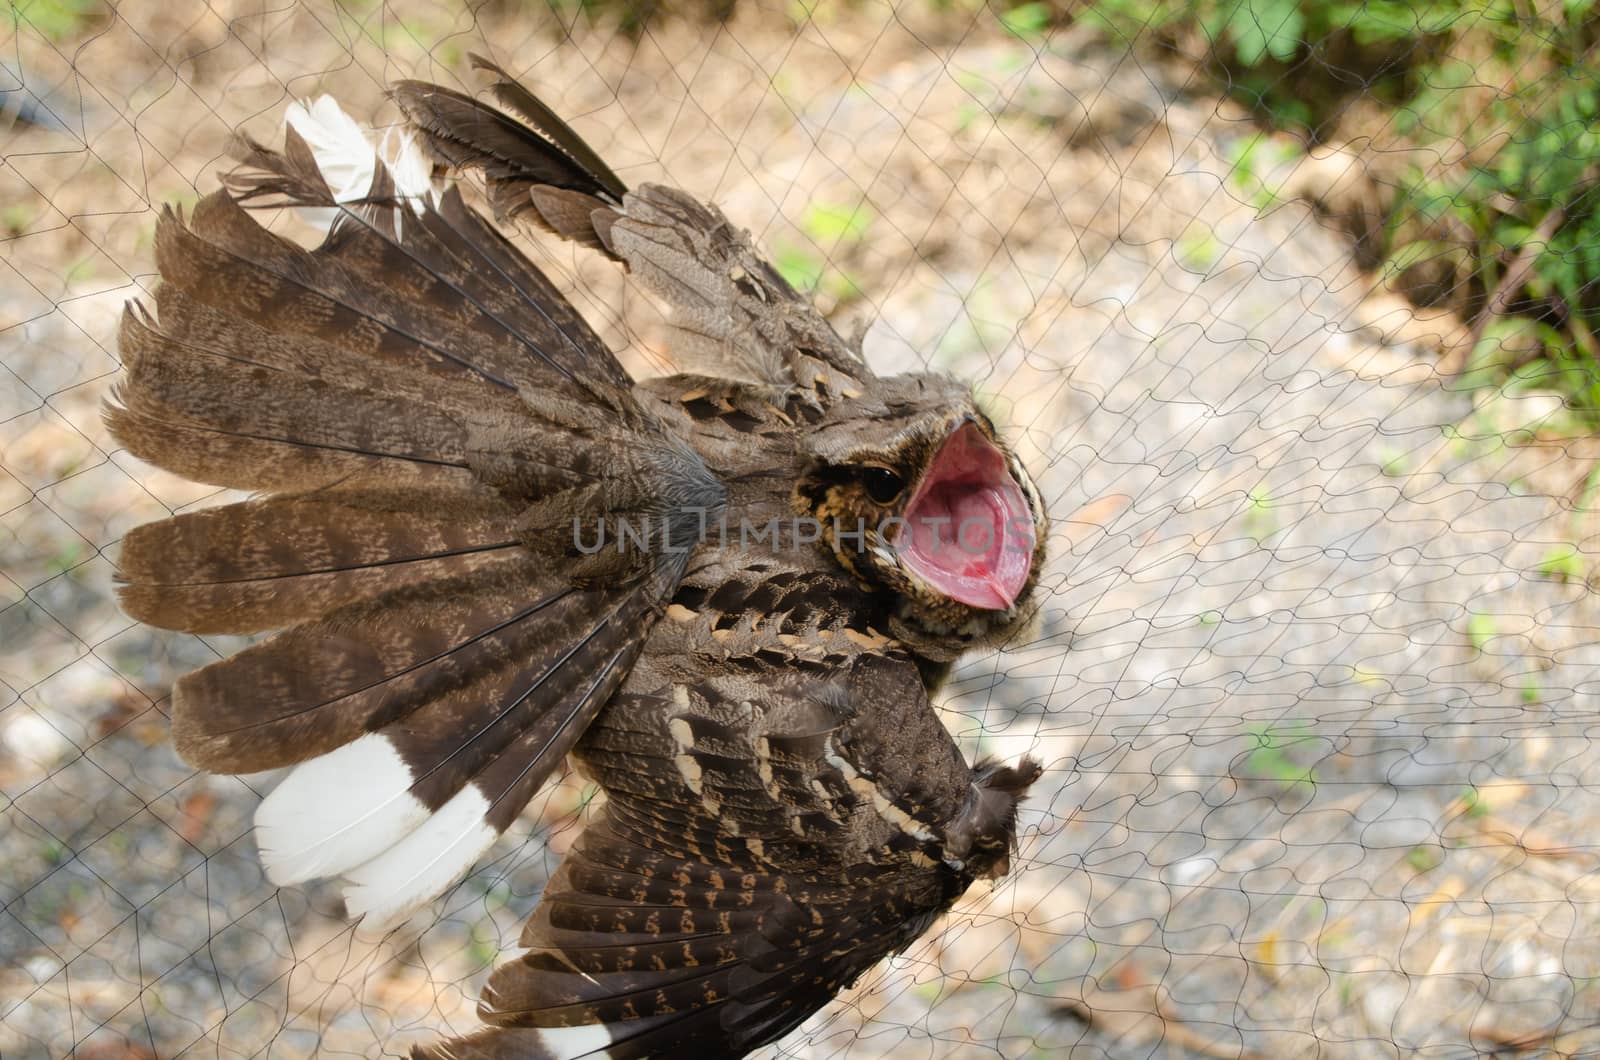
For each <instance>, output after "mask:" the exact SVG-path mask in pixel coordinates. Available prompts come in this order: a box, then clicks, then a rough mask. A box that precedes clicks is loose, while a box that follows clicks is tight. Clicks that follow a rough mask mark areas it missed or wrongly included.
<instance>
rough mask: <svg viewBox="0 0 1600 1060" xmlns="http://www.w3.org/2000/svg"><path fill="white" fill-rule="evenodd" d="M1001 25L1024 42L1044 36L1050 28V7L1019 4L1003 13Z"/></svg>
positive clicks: (1044, 4) (1037, 4)
mask: <svg viewBox="0 0 1600 1060" xmlns="http://www.w3.org/2000/svg"><path fill="white" fill-rule="evenodd" d="M1000 24H1001V25H1002V26H1004V27H1005V28H1006V29H1007V30H1009V31H1010V32H1012V33H1014V34H1016V35H1017V36H1019V37H1021V38H1023V39H1024V40H1028V39H1030V38H1034V37H1039V36H1042V35H1043V34H1044V31H1045V30H1047V29H1049V28H1050V5H1049V4H1046V3H1028V4H1018V5H1017V6H1016V7H1014V8H1012V9H1011V10H1010V11H1005V12H1002V13H1001V15H1000Z"/></svg>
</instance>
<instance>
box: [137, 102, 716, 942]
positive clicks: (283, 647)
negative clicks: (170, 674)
mask: <svg viewBox="0 0 1600 1060" xmlns="http://www.w3.org/2000/svg"><path fill="white" fill-rule="evenodd" d="M246 153H247V154H248V156H249V160H250V161H251V162H252V163H253V164H254V165H255V166H256V167H257V168H256V169H255V170H254V171H253V173H252V174H249V175H245V176H242V177H239V178H237V179H236V180H235V181H234V182H233V183H232V185H231V189H230V190H226V191H221V192H218V193H216V194H213V195H211V196H209V197H207V198H205V199H203V200H202V201H201V202H200V203H199V204H198V205H197V207H196V208H195V210H194V213H193V216H192V217H191V218H190V219H189V220H188V221H187V222H186V221H184V220H183V219H182V218H181V217H180V216H178V215H176V214H173V213H171V212H168V213H167V214H166V215H165V216H164V217H163V218H162V220H161V222H160V224H159V226H158V229H157V235H156V256H157V262H158V264H159V267H160V272H161V277H162V283H161V285H160V287H159V288H158V290H157V291H156V293H155V296H154V302H155V312H154V314H151V313H150V312H149V311H148V310H147V309H146V308H145V307H142V306H130V307H129V310H128V312H127V313H126V315H125V319H124V322H123V328H122V334H121V351H122V355H123V358H124V361H125V366H126V369H127V374H126V376H125V378H124V380H123V381H122V383H121V384H120V386H119V388H118V389H117V391H116V395H115V399H114V403H113V405H112V406H111V407H110V408H109V409H108V412H107V418H108V421H109V424H110V426H111V429H112V432H113V434H114V435H115V437H116V438H117V439H118V441H119V442H121V444H122V445H124V446H125V447H126V448H127V449H128V450H129V451H130V452H132V453H133V454H134V455H135V456H138V457H140V458H141V459H144V460H147V461H149V462H151V463H153V464H155V465H157V466H160V467H162V468H165V469H167V470H169V471H174V472H177V473H178V474H181V475H184V476H186V477H188V478H191V479H195V480H197V481H201V482H208V483H215V484H217V485H222V486H229V487H234V488H237V489H243V490H251V491H255V493H256V496H254V497H253V498H252V499H250V500H247V501H244V502H242V503H237V504H232V505H228V506H226V507H221V508H215V509H209V510H205V511H198V512H193V513H188V514H183V515H179V516H177V517H176V518H172V519H168V520H166V521H164V522H158V523H153V524H150V525H147V526H143V527H140V528H138V529H137V530H135V531H133V532H132V533H130V534H129V535H128V536H127V538H126V539H125V540H124V542H123V546H122V552H121V557H120V576H121V578H122V579H123V580H124V582H125V584H124V586H123V588H122V600H123V603H124V606H125V607H126V609H127V610H128V611H129V613H130V614H132V615H133V616H134V617H136V618H139V619H141V620H143V621H147V622H150V623H152V624H154V625H160V626H164V627H167V628H171V629H179V630H186V631H189V632H195V633H257V632H265V631H273V630H278V631H280V632H278V633H277V634H276V635H275V636H273V637H272V638H271V639H268V640H266V641H264V642H262V643H260V644H257V645H255V646H253V647H250V648H248V649H247V650H245V651H243V652H240V653H239V654H238V655H235V656H234V657H232V658H230V659H227V660H225V661H222V662H219V663H216V664H214V665H212V666H210V667H207V668H206V669H204V670H201V671H199V672H198V673H194V674H191V675H189V676H187V677H185V678H184V679H183V680H181V681H180V682H179V683H178V685H177V688H176V690H175V692H174V696H173V728H174V733H175V739H176V742H177V745H178V748H179V750H180V752H181V753H182V754H183V755H184V756H185V757H186V758H187V759H188V760H189V761H190V762H192V763H194V764H196V765H199V766H202V767H204V768H206V769H209V770H211V771H213V772H220V773H246V772H256V771H260V770H265V769H269V768H274V767H279V766H287V765H294V766H295V767H296V768H295V770H294V772H293V773H291V774H290V776H289V777H288V778H287V779H286V780H285V781H284V782H283V783H282V784H281V785H280V786H279V788H278V789H277V790H275V791H274V792H273V793H272V795H270V796H269V797H268V798H267V800H266V801H265V802H264V803H263V804H262V807H261V809H260V811H259V812H258V815H257V839H258V842H259V844H260V846H261V849H262V856H263V859H264V861H265V863H266V866H267V868H268V872H269V875H270V876H271V877H272V878H273V879H274V880H275V881H276V882H280V883H286V882H292V881H298V880H303V879H307V878H309V877H312V876H324V875H335V874H341V875H344V876H346V877H347V878H348V879H349V880H350V881H352V883H351V886H350V887H349V888H347V890H346V897H347V901H348V906H349V909H350V911H351V912H352V913H368V914H372V915H373V916H374V917H375V918H376V919H377V920H380V921H384V920H389V919H392V918H393V917H394V916H396V915H399V914H401V913H404V912H407V911H409V910H410V909H411V908H413V907H414V906H415V905H417V904H419V903H420V902H422V901H425V900H427V899H428V898H431V897H432V896H433V895H435V894H437V893H438V892H439V891H441V890H442V889H443V888H444V887H446V886H448V885H449V884H450V883H451V882H453V881H454V880H455V879H456V878H457V877H459V876H460V875H461V874H462V873H463V872H465V871H466V869H468V868H469V867H470V866H471V864H472V863H473V862H474V861H475V860H476V859H477V857H478V856H479V855H480V854H481V853H482V852H483V850H484V849H486V847H487V846H488V844H489V843H490V842H492V841H493V839H494V837H495V836H496V835H497V834H499V832H500V831H502V830H503V829H504V828H505V827H506V826H507V825H508V824H509V822H510V821H511V820H512V819H513V818H514V817H515V816H516V815H517V813H518V812H519V811H520V810H521V808H522V807H523V805H524V804H526V802H527V801H528V799H529V798H531V797H532V795H533V794H534V792H535V791H536V790H537V789H538V787H539V786H540V784H541V783H542V782H543V781H544V780H545V779H546V778H547V777H548V776H549V775H550V774H551V772H552V771H554V770H555V769H556V768H558V767H559V765H560V764H561V762H562V760H563V759H564V757H565V755H566V752H567V750H568V749H569V748H570V747H571V746H572V744H573V743H574V741H576V739H577V738H578V737H579V736H580V735H581V734H582V732H583V730H584V728H585V727H586V726H587V724H588V723H589V721H590V720H591V719H592V718H593V717H594V715H595V714H596V713H597V712H598V711H599V710H600V708H601V706H603V705H604V704H605V702H606V701H607V699H609V698H610V696H611V695H612V693H613V692H614V691H615V690H616V689H617V688H618V687H619V686H620V684H621V682H622V680H623V678H624V677H625V676H626V674H627V672H628V670H629V667H630V666H631V665H632V663H633V660H634V658H635V656H636V655H637V653H638V651H639V648H640V645H641V644H642V642H643V640H644V638H645V635H646V633H647V631H648V629H649V626H650V624H651V622H652V621H653V620H654V619H655V617H656V615H657V614H658V613H659V611H660V610H661V609H662V608H663V607H664V606H665V604H666V602H667V601H668V600H670V598H671V596H672V593H673V590H674V589H675V587H676V585H677V583H678V580H679V578H680V577H681V575H682V571H683V557H682V556H681V555H675V554H672V553H668V552H657V553H653V554H642V553H641V554H637V555H632V556H629V557H622V558H618V557H615V556H610V557H605V558H604V561H603V562H595V561H589V562H588V563H587V566H584V565H583V564H581V563H580V562H579V561H580V560H583V559H584V558H585V557H583V556H581V555H578V554H576V553H575V552H574V543H573V542H574V536H573V534H574V532H573V524H572V520H573V519H574V518H579V517H581V518H584V519H589V520H592V519H595V518H600V517H606V516H615V515H626V516H628V517H631V518H635V519H640V518H643V517H645V516H650V515H654V513H656V512H664V511H667V510H668V509H669V508H672V507H674V506H676V505H682V504H693V503H694V502H695V500H696V499H698V501H699V502H700V503H702V504H706V505H710V506H714V505H715V504H716V503H717V499H718V498H719V497H720V495H721V487H720V486H719V485H718V484H717V483H716V481H715V480H714V479H713V478H712V477H711V476H710V474H709V473H708V472H707V471H706V470H705V467H704V465H703V464H702V463H701V462H700V460H699V458H698V457H697V456H695V454H694V453H693V452H692V451H691V450H689V449H687V448H686V447H685V446H684V444H683V443H682V442H681V441H680V440H678V439H676V438H674V437H672V436H671V434H670V432H667V431H665V430H664V429H662V428H661V427H660V426H659V425H658V424H657V423H655V421H654V420H652V418H651V417H650V416H649V415H647V414H646V413H645V412H643V411H642V410H641V409H640V407H639V406H638V404H637V403H636V401H635V400H634V398H633V397H632V395H631V394H630V393H629V390H628V386H629V380H628V377H627V375H626V373H625V372H624V371H623V370H622V368H621V367H620V365H619V364H618V363H617V362H616V360H615V359H614V358H613V357H612V356H611V354H610V352H609V351H608V350H607V349H606V348H605V346H604V344H603V343H602V342H601V341H600V340H599V338H598V337H597V336H596V335H595V334H594V333H593V332H592V331H591V330H590V329H589V328H588V327H587V326H586V325H585V324H584V323H583V321H582V319H581V318H580V317H579V316H578V315H577V313H576V312H575V311H574V310H573V309H572V307H571V306H570V305H568V304H567V303H566V301H565V300H564V299H563V298H562V297H561V296H560V295H559V293H557V291H556V290H555V288H554V287H553V286H551V284H550V283H549V281H548V280H547V279H546V278H545V277H544V276H543V275H541V274H540V273H539V271H538V270H537V269H536V268H535V267H534V266H533V265H532V264H531V263H530V262H528V261H527V260H526V259H525V258H524V257H523V255H522V254H521V253H520V252H518V251H517V250H516V249H515V248H514V247H513V246H512V245H511V244H510V243H509V242H507V241H506V240H505V239H504V238H502V237H501V236H500V235H498V234H497V233H496V232H495V231H494V230H493V229H492V228H491V227H490V225H489V224H488V223H487V222H486V221H485V220H484V219H483V218H482V217H480V216H478V215H477V214H475V213H474V212H473V211H472V210H470V209H468V208H467V207H466V206H465V205H464V204H463V203H462V201H461V199H460V197H459V196H458V195H457V194H456V193H454V192H450V193H447V194H445V195H444V196H443V198H442V199H440V201H438V202H437V204H434V203H432V202H427V201H424V202H416V203H407V202H405V201H404V200H402V199H400V198H399V197H397V196H396V195H395V194H394V189H393V187H392V186H391V185H390V183H389V180H388V177H387V174H386V172H385V170H384V169H383V168H382V167H378V168H377V169H376V171H375V176H374V180H373V186H372V189H371V193H370V195H369V196H367V197H366V199H365V201H364V202H363V203H362V204H360V205H358V206H351V205H343V206H341V205H340V204H338V203H336V202H335V201H334V197H333V195H332V193H331V192H330V191H329V189H328V187H327V183H326V181H325V180H324V179H323V177H322V175H321V173H320V172H319V169H318V163H317V159H316V157H315V156H314V155H313V153H312V151H311V150H310V148H309V147H308V146H307V145H306V143H305V141H303V140H301V139H300V137H299V136H298V135H297V134H296V133H295V132H294V130H293V129H291V130H290V132H289V134H288V140H287V145H286V149H285V151H284V152H283V153H281V154H280V153H277V152H272V151H268V150H267V149H265V148H262V147H260V146H259V145H254V144H252V145H250V146H249V148H248V150H247V152H246ZM253 199H270V200H271V201H272V202H275V203H283V204H292V205H309V206H317V207H322V208H326V209H330V210H336V211H338V220H337V221H336V222H335V223H334V225H333V227H332V229H331V230H330V231H329V233H328V236H327V239H326V240H325V241H324V242H323V243H322V244H321V245H320V246H318V247H317V248H315V249H313V250H306V249H304V248H302V247H300V246H299V245H297V244H295V243H293V242H290V241H288V240H286V239H283V238H281V237H279V236H277V235H274V234H273V233H271V232H269V231H267V230H266V229H265V228H263V227H262V226H261V225H260V224H259V223H258V222H257V221H256V219H255V218H254V217H253V216H252V215H251V214H250V213H249V212H248V211H247V210H246V209H245V208H244V206H243V205H242V203H241V200H245V201H249V200H253ZM663 484H665V486H664V485H663ZM663 488H670V489H671V490H673V491H674V492H673V497H672V498H670V502H669V499H668V498H666V497H664V496H663V495H662V492H661V491H662V489H663Z"/></svg>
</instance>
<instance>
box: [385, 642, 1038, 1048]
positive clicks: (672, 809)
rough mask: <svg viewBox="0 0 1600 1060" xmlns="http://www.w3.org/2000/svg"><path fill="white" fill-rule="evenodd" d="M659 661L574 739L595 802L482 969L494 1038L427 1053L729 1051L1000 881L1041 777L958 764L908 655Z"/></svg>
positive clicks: (776, 1029)
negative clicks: (518, 931)
mask: <svg viewBox="0 0 1600 1060" xmlns="http://www.w3.org/2000/svg"><path fill="white" fill-rule="evenodd" d="M670 622H671V619H669V620H668V621H667V622H664V623H663V625H662V626H660V627H658V634H659V632H660V630H662V629H664V628H665V627H666V626H667V625H668V624H669V623H670ZM667 639H671V638H670V637H669V638H667ZM839 640H840V641H841V643H842V644H843V645H846V646H848V645H849V644H850V643H851V642H849V641H847V640H846V639H845V638H844V637H840V638H839ZM684 643H685V644H688V643H689V641H688V640H685V641H684ZM656 648H657V642H654V641H653V642H652V647H651V651H650V653H649V655H648V657H647V660H646V662H645V663H643V664H641V665H642V666H645V667H649V668H650V669H651V671H652V673H655V674H659V675H660V683H659V684H658V686H657V687H655V688H654V689H653V690H651V691H649V692H643V691H641V692H632V691H628V690H625V691H624V692H623V693H622V695H621V696H620V697H619V699H618V700H617V701H615V703H614V705H613V706H612V708H610V709H608V710H607V712H606V713H605V715H604V716H603V717H602V718H601V719H599V721H597V723H596V725H595V726H594V727H593V728H592V729H591V730H590V732H589V733H588V735H587V736H586V737H585V739H584V741H583V743H582V744H581V745H580V748H579V752H578V753H579V756H580V762H581V763H582V764H583V765H584V767H585V768H586V769H587V770H588V771H590V772H591V773H592V774H593V775H594V776H595V778H596V779H597V780H598V781H599V782H600V784H601V785H602V786H603V787H604V789H605V790H606V792H607V796H608V802H607V805H606V806H605V807H604V809H603V810H602V811H601V812H600V813H599V815H598V817H597V818H596V819H595V820H594V821H593V822H592V823H591V824H590V825H589V826H588V828H587V829H586V830H585V831H584V833H583V834H582V835H581V836H580V837H579V839H578V841H577V842H576V844H575V845H574V846H573V848H572V849H571V850H570V851H569V852H568V854H567V856H566V860H565V861H564V862H563V863H562V865H561V868H560V869H559V870H558V871H557V872H556V874H555V876H554V877H553V878H552V880H551V882H550V884H549V886H548V887H547V889H546V891H545V893H544V897H543V900H542V901H541V903H540V905H539V907H538V908H537V910H535V912H534V914H533V917H532V919H531V920H530V921H529V922H528V924H527V926H526V927H525V929H524V931H523V934H522V938H521V944H522V945H523V946H525V947H528V949H529V952H528V953H526V954H525V955H523V956H522V957H520V958H518V959H517V960H515V961H513V962H511V963H509V964H507V965H504V966H502V967H501V968H499V969H498V970H497V971H496V972H495V973H494V974H493V976H492V977H491V978H490V980H489V983H488V985H487V986H486V988H485V990H484V994H483V998H482V1002H481V1005H480V1008H479V1014H480V1016H481V1018H482V1019H483V1020H484V1021H485V1022H486V1023H488V1024H490V1028H489V1029H486V1030H482V1031H480V1032H478V1033H476V1034H474V1035H471V1036H469V1037H466V1038H462V1039H457V1040H455V1041H451V1042H446V1043H442V1044H439V1045H435V1046H431V1047H428V1048H424V1049H420V1050H418V1053H417V1055H418V1056H419V1057H424V1058H433V1060H444V1058H456V1060H466V1058H489V1057H544V1056H559V1057H569V1056H609V1057H614V1058H622V1057H639V1056H686V1055H692V1053H691V1051H692V1050H700V1052H701V1054H702V1055H707V1056H738V1055H743V1054H744V1053H745V1052H747V1051H748V1050H751V1049H754V1048H756V1047H757V1046H759V1045H762V1044H764V1043H768V1042H771V1041H775V1040H776V1039H778V1038H779V1037H781V1036H782V1035H784V1034H785V1033H787V1032H788V1031H790V1030H792V1029H793V1028H794V1027H795V1026H797V1025H798V1024H800V1023H801V1022H802V1021H803V1020H805V1019H806V1018H807V1017H808V1016H809V1015H811V1014H812V1013H813V1012H815V1011H816V1010H817V1009H819V1008H820V1007H822V1006H823V1005H824V1004H826V1003H827V1002H828V1001H829V1000H830V999H832V998H833V997H834V995H835V994H836V993H838V991H839V990H841V989H843V988H844V987H846V986H848V985H849V984H850V983H852V982H853V981H854V980H855V979H856V978H857V977H858V976H859V975H860V974H861V973H862V972H863V971H865V970H866V969H867V968H869V967H871V966H872V965H873V964H874V963H875V962H877V961H878V960H879V959H881V958H882V957H884V956H885V955H887V954H890V953H893V952H896V951H898V950H900V949H902V948H903V947H905V946H906V945H908V944H909V943H910V942H911V941H912V940H913V939H915V938H916V937H917V936H918V935H920V934H921V933H922V932H923V931H924V930H925V929H926V928H927V927H928V926H929V924H931V923H932V921H933V920H934V919H935V918H936V917H937V916H938V914H939V913H941V912H942V911H944V910H945V909H946V908H948V907H949V905H950V904H951V903H952V902H953V901H954V900H955V899H956V898H957V897H958V896H959V895H960V894H961V893H962V892H963V891H964V890H965V889H966V887H967V885H968V884H969V883H970V882H971V881H972V880H973V879H974V878H975V877H978V876H985V875H996V874H998V873H999V872H1003V871H1004V868H1005V864H1006V857H1007V853H1008V851H1009V848H1010V844H1011V842H1012V840H1013V837H1014V829H1015V807H1016V803H1017V800H1018V798H1020V797H1021V795H1022V793H1023V791H1024V790H1025V789H1026V787H1027V785H1028V783H1029V782H1031V781H1032V780H1033V779H1034V777H1035V776H1036V775H1037V767H1036V766H1034V765H1033V764H1032V763H1031V762H1028V761H1026V760H1025V761H1024V762H1023V763H1022V764H1021V766H1020V767H1019V768H1018V769H1009V768H995V767H983V768H980V769H979V770H977V771H974V770H973V769H971V768H970V767H969V766H968V764H967V763H966V762H965V761H964V760H963V758H962V756H961V754H960V752H959V751H958V750H957V748H956V747H955V745H954V743H953V742H952V740H951V738H950V736H949V734H948V733H947V732H946V731H945V729H944V727H943V725H942V724H941V723H940V721H939V719H938V717H937V715H936V714H935V712H934V711H933V709H932V707H931V706H930V704H929V702H928V698H927V695H926V693H925V691H924V689H923V685H922V682H921V680H920V678H919V677H918V674H917V671H916V667H915V666H914V664H913V663H912V662H911V661H910V660H909V659H907V658H906V657H904V656H901V655H898V654H896V653H895V652H894V651H893V650H892V649H883V650H855V649H850V650H844V648H841V649H840V650H839V651H838V652H837V653H830V654H829V655H828V656H827V657H819V658H815V659H812V658H808V657H807V656H808V654H809V653H797V654H792V655H789V656H788V657H787V658H785V657H784V653H783V651H782V650H781V648H780V649H778V650H776V651H766V652H765V654H761V653H755V654H743V655H741V654H734V655H731V656H730V658H729V659H728V660H726V661H725V662H724V663H723V664H722V665H720V666H715V667H712V668H711V669H710V671H709V673H708V674H707V675H706V676H702V677H700V678H698V679H682V678H681V674H683V673H684V672H685V671H686V670H687V669H689V660H687V659H683V658H678V659H674V658H673V657H672V655H671V654H670V653H668V654H659V653H658V652H657V650H656ZM642 676H643V675H642V674H636V675H635V677H634V679H631V680H630V682H629V689H633V688H637V687H639V686H640V685H641V681H640V678H641V677H642Z"/></svg>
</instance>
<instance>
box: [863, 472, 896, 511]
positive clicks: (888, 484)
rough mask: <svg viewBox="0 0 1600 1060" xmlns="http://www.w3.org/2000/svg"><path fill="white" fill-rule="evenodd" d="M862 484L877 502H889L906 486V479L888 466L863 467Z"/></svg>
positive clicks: (868, 494) (874, 501)
mask: <svg viewBox="0 0 1600 1060" xmlns="http://www.w3.org/2000/svg"><path fill="white" fill-rule="evenodd" d="M861 484H862V485H864V486H866V487H867V496H869V497H871V498H872V500H873V503H875V504H889V503H890V502H892V501H893V500H894V499H895V498H896V497H898V496H900V494H901V493H902V492H903V491H904V490H905V488H906V480H905V479H903V478H901V477H900V476H899V475H898V474H896V473H895V472H893V471H890V470H889V469H888V468H886V467H864V468H862V469H861Z"/></svg>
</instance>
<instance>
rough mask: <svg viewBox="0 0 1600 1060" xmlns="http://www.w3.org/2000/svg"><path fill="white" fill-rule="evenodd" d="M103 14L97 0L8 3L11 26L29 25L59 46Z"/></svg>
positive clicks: (26, 0)
mask: <svg viewBox="0 0 1600 1060" xmlns="http://www.w3.org/2000/svg"><path fill="white" fill-rule="evenodd" d="M106 11H107V8H106V6H105V4H103V3H101V0H11V2H10V3H9V4H8V5H7V13H8V14H9V15H10V16H11V24H12V26H13V27H16V26H31V27H32V28H33V29H35V30H37V31H38V32H40V33H42V34H44V35H45V36H46V37H48V38H50V39H51V40H53V41H55V42H57V43H60V42H62V41H66V40H69V39H71V38H73V37H76V36H77V35H78V34H80V33H82V32H83V31H84V30H85V29H86V28H88V26H89V25H90V24H91V23H93V22H97V21H99V19H100V18H101V16H103V15H104V14H105V13H106Z"/></svg>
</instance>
